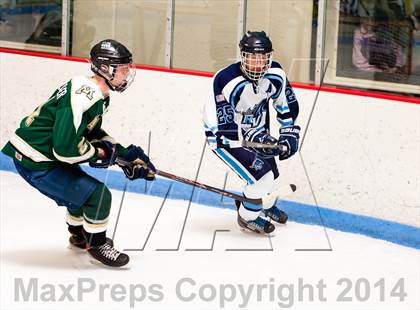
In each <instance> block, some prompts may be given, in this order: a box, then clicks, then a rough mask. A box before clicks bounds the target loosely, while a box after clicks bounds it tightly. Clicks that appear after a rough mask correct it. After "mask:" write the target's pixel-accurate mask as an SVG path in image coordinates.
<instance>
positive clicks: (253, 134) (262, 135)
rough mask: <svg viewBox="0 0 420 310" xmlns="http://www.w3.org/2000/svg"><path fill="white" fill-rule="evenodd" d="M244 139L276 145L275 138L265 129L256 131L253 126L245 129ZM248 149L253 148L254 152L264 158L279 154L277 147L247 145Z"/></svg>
mask: <svg viewBox="0 0 420 310" xmlns="http://www.w3.org/2000/svg"><path fill="white" fill-rule="evenodd" d="M244 140H245V141H248V142H253V143H258V144H269V145H277V139H276V138H274V137H273V136H270V135H269V134H268V133H267V132H265V131H261V132H258V131H256V129H255V128H251V129H248V130H247V131H245V133H244ZM245 145H246V144H245ZM249 149H251V150H253V151H254V153H257V154H259V155H260V156H262V157H264V158H271V157H274V156H277V155H280V149H279V148H259V147H249Z"/></svg>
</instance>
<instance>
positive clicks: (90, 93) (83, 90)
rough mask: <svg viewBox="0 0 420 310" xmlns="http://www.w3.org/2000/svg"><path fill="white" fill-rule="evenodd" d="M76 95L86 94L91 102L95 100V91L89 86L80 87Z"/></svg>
mask: <svg viewBox="0 0 420 310" xmlns="http://www.w3.org/2000/svg"><path fill="white" fill-rule="evenodd" d="M75 93H76V94H85V95H86V97H87V98H88V99H89V100H92V99H93V95H94V93H95V90H94V89H93V88H92V87H90V86H88V85H82V86H80V88H79V89H78V90H76V92H75Z"/></svg>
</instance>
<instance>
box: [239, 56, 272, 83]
mask: <svg viewBox="0 0 420 310" xmlns="http://www.w3.org/2000/svg"><path fill="white" fill-rule="evenodd" d="M272 60H273V52H269V53H249V52H245V51H241V69H242V72H243V73H244V74H245V75H246V76H247V77H248V78H249V79H250V80H252V81H258V80H260V79H261V78H262V77H263V76H264V75H265V73H266V72H267V70H268V69H269V68H270V67H271V62H272Z"/></svg>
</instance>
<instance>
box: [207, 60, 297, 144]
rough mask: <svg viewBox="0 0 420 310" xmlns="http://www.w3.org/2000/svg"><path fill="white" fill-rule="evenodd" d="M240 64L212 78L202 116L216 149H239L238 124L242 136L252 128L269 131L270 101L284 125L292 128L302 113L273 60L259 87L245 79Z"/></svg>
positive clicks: (285, 78)
mask: <svg viewBox="0 0 420 310" xmlns="http://www.w3.org/2000/svg"><path fill="white" fill-rule="evenodd" d="M240 65H241V63H240V62H238V63H235V64H232V65H230V66H228V67H226V68H224V69H222V70H220V71H218V72H217V73H216V74H215V76H214V77H213V89H212V91H211V93H210V96H209V99H208V101H207V103H206V105H205V107H204V116H203V120H204V127H205V131H206V136H207V141H208V142H209V145H210V146H212V147H213V148H216V147H235V146H236V147H238V146H239V145H238V141H239V139H238V123H239V122H241V126H240V128H241V133H243V132H244V131H245V130H248V129H250V128H253V129H255V130H256V132H260V131H264V130H265V131H268V130H269V124H270V119H269V109H268V108H269V106H268V105H269V102H270V100H271V101H272V104H273V107H274V109H275V110H276V112H277V120H278V121H279V123H280V125H281V126H288V125H293V124H294V123H295V120H296V118H297V116H298V114H299V104H298V101H297V99H296V96H295V93H294V91H293V89H292V86H291V85H290V83H289V81H288V80H287V77H286V73H285V72H284V71H283V69H282V68H281V66H280V65H279V64H278V63H277V62H274V61H273V63H272V65H271V68H270V69H268V71H267V73H266V74H265V75H264V77H263V78H262V79H261V80H260V81H259V82H258V85H256V84H255V83H252V82H251V81H250V80H248V79H246V78H245V77H244V75H243V73H242V71H241V70H240Z"/></svg>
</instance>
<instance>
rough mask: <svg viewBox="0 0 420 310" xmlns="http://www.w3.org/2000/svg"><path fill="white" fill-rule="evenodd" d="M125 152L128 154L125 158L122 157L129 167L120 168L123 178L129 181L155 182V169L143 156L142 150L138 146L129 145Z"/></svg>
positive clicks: (145, 156)
mask: <svg viewBox="0 0 420 310" xmlns="http://www.w3.org/2000/svg"><path fill="white" fill-rule="evenodd" d="M127 150H128V152H127V153H126V154H125V156H123V159H124V160H125V161H127V162H129V163H130V165H127V166H122V167H121V169H122V170H123V171H124V173H125V176H126V177H127V178H128V179H130V180H135V179H146V180H148V181H153V180H155V172H156V168H155V166H154V165H153V164H152V162H151V161H150V159H149V157H148V156H147V155H146V154H144V151H143V149H142V148H141V147H139V146H135V145H130V146H129V147H128V148H127Z"/></svg>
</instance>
